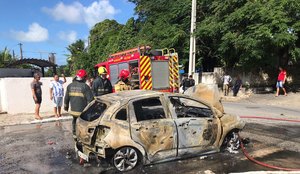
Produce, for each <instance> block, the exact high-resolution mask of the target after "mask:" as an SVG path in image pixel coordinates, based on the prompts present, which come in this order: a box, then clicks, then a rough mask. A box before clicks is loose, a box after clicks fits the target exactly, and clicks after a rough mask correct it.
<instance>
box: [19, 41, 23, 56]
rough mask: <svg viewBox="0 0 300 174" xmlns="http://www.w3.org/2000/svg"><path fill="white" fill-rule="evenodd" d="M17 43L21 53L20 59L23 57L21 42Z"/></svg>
mask: <svg viewBox="0 0 300 174" xmlns="http://www.w3.org/2000/svg"><path fill="white" fill-rule="evenodd" d="M18 45H20V55H21V60H22V59H23V51H22V45H23V44H22V43H19V44H18Z"/></svg>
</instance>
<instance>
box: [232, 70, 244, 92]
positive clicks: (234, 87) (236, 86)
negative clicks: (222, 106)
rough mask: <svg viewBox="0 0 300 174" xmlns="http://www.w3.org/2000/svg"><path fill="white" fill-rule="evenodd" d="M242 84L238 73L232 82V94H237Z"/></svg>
mask: <svg viewBox="0 0 300 174" xmlns="http://www.w3.org/2000/svg"><path fill="white" fill-rule="evenodd" d="M242 84H243V82H242V80H241V78H240V76H239V75H238V76H237V77H236V80H235V83H234V85H233V88H232V92H233V96H237V94H238V92H239V90H240V88H241V86H242Z"/></svg>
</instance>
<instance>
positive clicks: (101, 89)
mask: <svg viewBox="0 0 300 174" xmlns="http://www.w3.org/2000/svg"><path fill="white" fill-rule="evenodd" d="M98 91H100V92H102V91H109V89H98Z"/></svg>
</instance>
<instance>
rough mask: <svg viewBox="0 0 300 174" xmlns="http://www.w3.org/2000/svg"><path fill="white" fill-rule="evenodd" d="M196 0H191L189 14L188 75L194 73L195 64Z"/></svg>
mask: <svg viewBox="0 0 300 174" xmlns="http://www.w3.org/2000/svg"><path fill="white" fill-rule="evenodd" d="M196 2H197V0H192V14H191V36H190V56H189V75H193V74H194V73H195V64H196V61H195V59H196V37H195V31H196V5H197V3H196Z"/></svg>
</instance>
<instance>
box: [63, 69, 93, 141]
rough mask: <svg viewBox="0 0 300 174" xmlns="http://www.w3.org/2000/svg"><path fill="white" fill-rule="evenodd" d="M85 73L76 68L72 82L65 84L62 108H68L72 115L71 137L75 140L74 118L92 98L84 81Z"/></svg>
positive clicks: (75, 118)
mask: <svg viewBox="0 0 300 174" xmlns="http://www.w3.org/2000/svg"><path fill="white" fill-rule="evenodd" d="M86 78H87V73H86V71H85V70H84V69H81V70H78V72H77V74H76V77H75V78H74V80H73V82H72V83H71V84H69V85H68V86H67V91H66V96H65V100H64V110H65V111H68V110H69V103H70V105H71V110H70V114H71V115H72V116H73V122H72V127H73V138H74V140H76V120H77V118H78V117H79V116H80V114H81V112H82V111H83V109H84V108H85V107H86V105H87V104H88V103H89V102H91V101H92V100H93V93H92V91H91V89H90V87H89V86H88V85H87V84H86V83H85V81H86Z"/></svg>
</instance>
